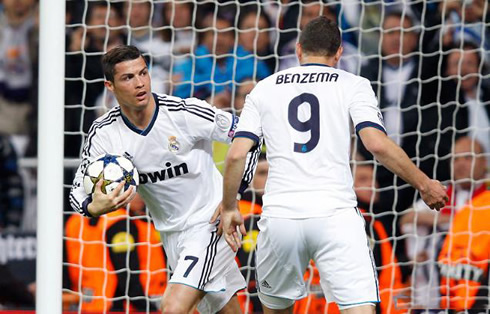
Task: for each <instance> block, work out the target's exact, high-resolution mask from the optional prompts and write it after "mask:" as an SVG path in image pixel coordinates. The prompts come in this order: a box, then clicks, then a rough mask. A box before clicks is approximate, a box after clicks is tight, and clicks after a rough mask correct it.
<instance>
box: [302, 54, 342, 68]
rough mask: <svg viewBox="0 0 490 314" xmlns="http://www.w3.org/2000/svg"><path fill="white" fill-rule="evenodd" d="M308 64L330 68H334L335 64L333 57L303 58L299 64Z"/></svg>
mask: <svg viewBox="0 0 490 314" xmlns="http://www.w3.org/2000/svg"><path fill="white" fill-rule="evenodd" d="M309 63H317V64H325V65H328V66H330V67H334V66H335V64H337V61H336V60H335V57H323V56H304V57H303V58H302V59H301V64H309Z"/></svg>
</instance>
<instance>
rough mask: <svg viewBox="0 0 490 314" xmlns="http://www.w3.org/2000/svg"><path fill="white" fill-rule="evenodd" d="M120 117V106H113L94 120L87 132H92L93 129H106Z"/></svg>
mask: <svg viewBox="0 0 490 314" xmlns="http://www.w3.org/2000/svg"><path fill="white" fill-rule="evenodd" d="M120 118H121V107H120V106H115V107H113V108H111V109H110V110H109V111H107V112H106V113H104V114H103V115H101V116H100V117H98V118H97V119H95V120H94V122H93V123H92V126H91V127H90V130H89V133H92V132H94V131H95V130H105V129H108V128H110V127H111V126H114V125H116V124H117V123H118V121H119V120H120Z"/></svg>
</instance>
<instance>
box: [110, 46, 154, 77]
mask: <svg viewBox="0 0 490 314" xmlns="http://www.w3.org/2000/svg"><path fill="white" fill-rule="evenodd" d="M139 57H143V55H142V54H141V51H139V50H138V48H136V47H135V46H131V45H119V46H116V47H114V48H112V49H111V50H109V51H108V52H107V53H106V54H105V55H104V56H103V57H102V69H103V70H104V76H105V78H106V80H108V81H111V82H113V83H114V67H115V66H116V64H118V63H121V62H124V61H130V60H134V59H138V58H139ZM143 59H144V58H143ZM145 62H146V61H145Z"/></svg>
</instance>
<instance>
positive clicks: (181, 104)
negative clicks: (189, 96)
mask: <svg viewBox="0 0 490 314" xmlns="http://www.w3.org/2000/svg"><path fill="white" fill-rule="evenodd" d="M158 100H159V102H158V104H159V105H164V106H166V107H167V110H168V111H185V112H188V113H191V114H193V115H195V116H198V117H201V118H203V119H206V120H208V121H210V122H213V123H214V114H215V112H214V110H213V109H211V108H206V107H203V106H199V105H196V104H188V103H187V102H186V101H185V100H184V99H181V100H180V101H176V100H172V99H167V98H162V97H159V98H158Z"/></svg>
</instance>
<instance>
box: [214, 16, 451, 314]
mask: <svg viewBox="0 0 490 314" xmlns="http://www.w3.org/2000/svg"><path fill="white" fill-rule="evenodd" d="M296 54H297V57H298V59H299V60H300V63H301V66H299V67H293V68H290V69H287V70H285V71H281V72H278V73H276V74H273V75H271V76H269V77H268V78H266V79H264V80H262V81H261V82H259V83H258V84H257V86H256V87H255V88H254V90H253V91H252V92H251V93H250V94H249V96H248V97H247V99H246V102H245V107H244V110H243V112H242V115H241V119H240V123H239V125H238V128H237V132H236V134H235V140H234V141H233V144H232V146H231V148H230V151H229V153H228V156H227V158H226V165H225V175H224V182H223V185H224V194H223V203H222V209H221V224H222V226H221V227H222V229H221V228H220V231H221V230H222V231H223V233H224V235H225V238H226V241H227V242H228V243H229V244H230V246H231V247H232V248H233V249H234V250H236V249H237V247H239V246H240V239H239V238H238V235H237V227H239V226H240V227H241V231H242V232H244V231H245V230H244V227H243V218H242V217H241V215H240V212H239V211H238V210H237V207H236V199H235V195H236V193H237V191H238V187H239V184H240V177H241V175H242V173H243V169H244V164H245V156H246V154H247V152H248V151H249V150H250V148H252V147H253V146H254V145H256V144H257V143H259V142H260V141H261V139H262V138H264V140H265V143H267V160H268V161H269V165H270V168H269V175H268V179H267V184H266V187H265V194H264V196H263V212H262V217H261V219H260V221H259V222H258V227H259V229H260V232H259V236H258V239H257V251H256V254H257V255H256V258H257V272H256V277H257V288H258V289H259V298H260V300H261V302H262V304H263V306H264V310H265V313H291V312H292V309H293V305H294V301H295V300H297V299H301V298H303V297H305V296H306V284H305V283H304V281H303V273H304V271H305V270H306V267H307V266H308V263H309V261H310V259H313V260H314V261H315V264H316V266H317V268H318V270H319V273H320V283H321V286H322V289H323V291H324V293H325V296H326V299H327V301H329V302H332V301H334V302H336V303H337V304H338V305H339V307H340V309H341V310H342V311H343V312H344V313H374V312H375V307H374V306H373V305H374V304H375V303H376V302H379V295H378V287H377V275H376V271H375V268H374V261H373V259H372V254H371V251H370V248H369V246H368V241H367V238H366V233H365V231H364V220H363V217H362V215H361V213H360V212H359V210H357V208H356V206H357V202H356V195H355V193H354V190H353V188H352V186H353V180H352V173H351V171H350V167H349V150H350V139H351V138H350V128H349V119H351V120H352V122H353V123H354V126H355V128H356V131H357V132H358V134H359V136H360V137H361V139H362V141H363V143H364V145H365V146H366V148H367V149H369V151H370V152H371V153H373V155H374V156H375V157H376V159H378V160H379V161H380V162H381V163H382V164H384V165H385V166H386V167H388V168H389V169H390V170H391V171H393V172H394V173H396V174H397V175H399V176H400V177H401V178H403V179H404V180H405V181H406V182H408V183H410V184H411V185H413V186H414V187H416V188H417V189H418V190H419V192H420V194H421V196H422V198H423V200H424V201H425V202H426V203H427V204H428V205H429V206H430V207H431V208H435V209H439V208H441V207H442V206H444V204H445V201H446V199H447V196H446V192H445V189H444V187H443V186H442V185H441V183H440V182H439V181H436V180H431V179H429V178H428V177H427V176H426V175H425V174H424V173H422V172H421V171H420V170H419V169H418V168H417V167H416V166H415V165H414V164H413V163H412V162H411V161H410V159H409V158H408V157H407V155H406V154H405V152H404V151H403V150H401V149H400V147H398V146H397V145H396V144H395V143H394V142H392V141H391V140H390V139H389V138H388V137H387V136H386V134H385V129H384V127H383V122H382V119H381V113H380V111H379V108H378V103H377V100H376V98H375V96H374V92H373V89H372V88H371V85H370V84H369V81H368V80H366V79H364V78H361V77H359V76H356V75H353V74H350V73H348V72H345V71H342V70H338V69H335V68H334V66H335V64H336V63H337V62H338V61H339V59H340V56H341V54H342V47H341V37H340V31H339V28H338V26H337V25H336V24H335V23H334V22H332V21H330V20H328V19H327V18H325V17H319V18H316V19H314V20H313V21H311V22H310V23H308V24H307V25H306V27H305V28H304V29H303V31H302V33H301V35H300V39H299V43H298V44H297V46H296Z"/></svg>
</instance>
